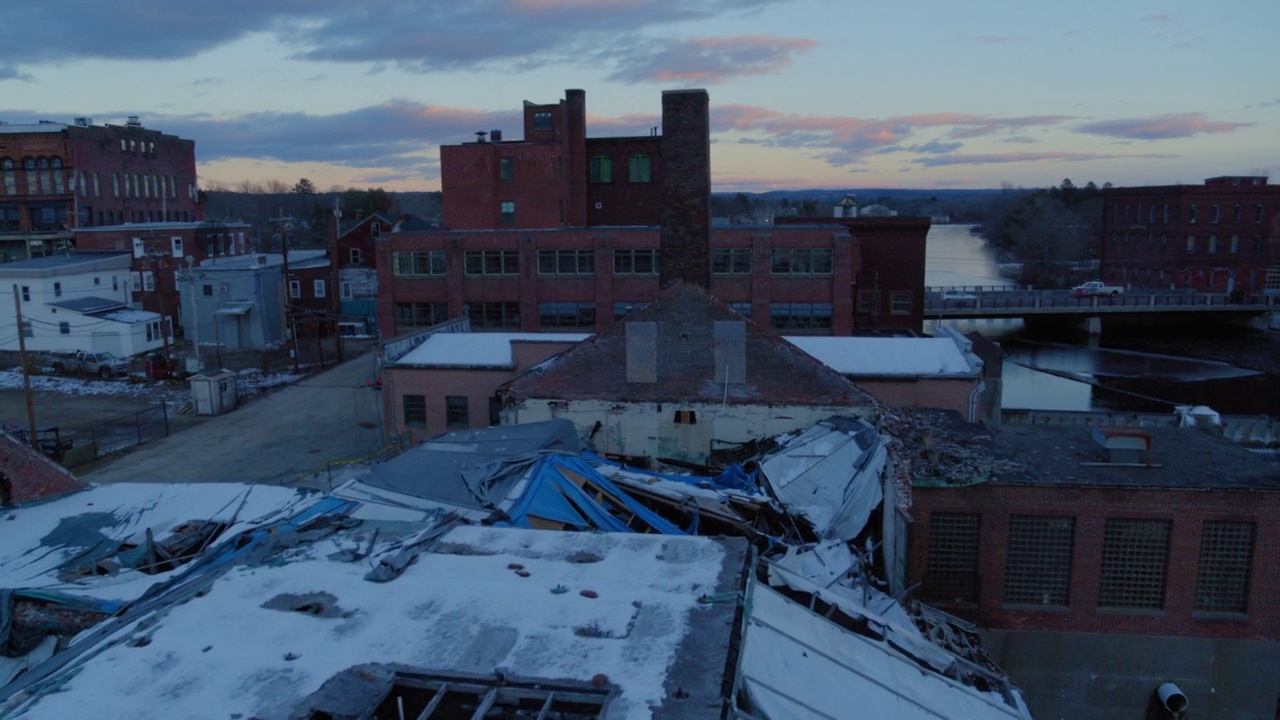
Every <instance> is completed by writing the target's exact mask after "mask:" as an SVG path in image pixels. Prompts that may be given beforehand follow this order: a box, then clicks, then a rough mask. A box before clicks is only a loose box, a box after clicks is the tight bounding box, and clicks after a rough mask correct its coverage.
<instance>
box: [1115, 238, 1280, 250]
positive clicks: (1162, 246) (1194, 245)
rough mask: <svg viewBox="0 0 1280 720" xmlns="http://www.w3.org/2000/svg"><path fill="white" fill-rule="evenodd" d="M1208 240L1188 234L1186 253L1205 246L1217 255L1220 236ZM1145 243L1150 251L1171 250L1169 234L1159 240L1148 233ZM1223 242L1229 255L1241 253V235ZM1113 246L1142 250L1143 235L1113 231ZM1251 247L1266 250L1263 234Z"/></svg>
mask: <svg viewBox="0 0 1280 720" xmlns="http://www.w3.org/2000/svg"><path fill="white" fill-rule="evenodd" d="M1207 240H1208V242H1207V243H1206V244H1204V245H1203V246H1202V245H1200V244H1199V240H1197V239H1196V236H1195V235H1188V236H1187V244H1186V254H1187V255H1194V254H1195V253H1196V252H1197V250H1198V249H1200V248H1203V251H1204V252H1205V253H1206V254H1209V255H1217V254H1218V250H1219V244H1218V236H1217V235H1210V236H1209V237H1208V239H1207ZM1145 243H1146V251H1147V252H1148V253H1159V254H1165V253H1167V252H1169V236H1168V235H1161V236H1160V238H1159V240H1157V239H1156V236H1155V234H1154V233H1148V234H1147V236H1146V240H1145ZM1223 244H1224V245H1225V246H1226V247H1225V254H1227V255H1239V254H1240V236H1239V235H1232V236H1231V237H1230V238H1229V239H1227V240H1226V241H1225V242H1224V243H1223ZM1111 247H1113V248H1117V249H1129V248H1132V249H1133V250H1136V251H1137V250H1142V249H1143V237H1142V236H1141V235H1134V236H1133V237H1132V238H1130V236H1129V233H1111ZM1249 248H1250V252H1252V253H1253V254H1254V255H1260V254H1262V252H1263V250H1264V242H1263V237H1262V236H1261V235H1254V236H1253V241H1252V242H1251V243H1250V244H1249Z"/></svg>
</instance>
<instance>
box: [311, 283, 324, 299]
mask: <svg viewBox="0 0 1280 720" xmlns="http://www.w3.org/2000/svg"><path fill="white" fill-rule="evenodd" d="M311 290H312V292H313V293H315V296H316V297H318V298H322V297H324V296H325V293H326V292H327V290H326V288H325V286H324V281H323V280H313V281H312V282H311Z"/></svg>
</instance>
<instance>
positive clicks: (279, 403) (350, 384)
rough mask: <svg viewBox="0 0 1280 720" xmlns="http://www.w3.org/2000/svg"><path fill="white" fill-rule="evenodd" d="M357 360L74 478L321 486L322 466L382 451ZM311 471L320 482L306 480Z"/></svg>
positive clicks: (376, 413)
mask: <svg viewBox="0 0 1280 720" xmlns="http://www.w3.org/2000/svg"><path fill="white" fill-rule="evenodd" d="M374 362H375V355H374V353H372V352H366V353H364V354H363V355H361V356H359V357H356V358H354V359H352V360H348V361H347V362H345V363H343V364H342V365H339V366H337V367H335V368H333V369H330V370H327V371H325V372H323V373H321V374H319V375H314V376H312V377H309V378H307V379H306V380H303V381H301V382H298V383H295V384H293V385H291V386H289V387H287V388H284V389H282V390H278V391H276V392H273V393H271V394H270V395H267V396H266V397H261V398H255V399H253V400H251V401H250V402H249V403H247V404H246V405H244V406H242V407H239V408H237V409H236V410H234V411H232V412H230V413H228V414H226V415H222V416H218V417H213V418H208V419H206V420H204V422H201V423H200V424H198V425H195V426H193V427H188V428H185V429H183V430H180V431H178V432H175V433H174V434H173V435H171V436H169V437H168V438H165V439H163V440H159V441H156V442H153V443H149V444H147V445H144V446H142V447H139V448H137V449H136V450H133V451H132V452H129V453H126V454H125V455H123V456H120V457H117V458H115V459H113V460H112V461H111V462H110V463H108V464H107V465H105V466H103V467H101V468H98V469H95V470H93V471H91V472H88V473H84V474H81V475H80V477H81V478H82V479H84V480H86V481H88V482H95V483H114V482H260V483H271V484H298V479H299V477H300V476H306V477H307V478H310V480H309V481H308V482H306V484H308V485H312V486H317V484H318V486H321V487H323V486H324V479H325V476H327V472H325V468H326V463H328V462H339V461H343V460H350V459H353V458H359V457H364V456H367V455H369V454H371V453H373V452H376V451H377V450H379V449H380V448H381V447H382V431H381V429H380V428H381V418H380V413H381V407H380V402H381V394H380V393H379V392H378V391H375V390H371V389H370V388H369V387H368V385H367V382H368V381H369V380H371V379H372V378H373V377H374V367H375V366H374ZM317 470H320V471H321V477H320V478H319V479H318V480H317V479H315V478H313V477H312V476H313V475H314V474H315V473H316V471H317Z"/></svg>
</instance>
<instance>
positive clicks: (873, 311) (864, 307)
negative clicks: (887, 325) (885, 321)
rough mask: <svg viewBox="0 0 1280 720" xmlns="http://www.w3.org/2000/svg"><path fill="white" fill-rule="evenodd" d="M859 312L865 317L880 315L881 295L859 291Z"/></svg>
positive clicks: (873, 291) (870, 291)
mask: <svg viewBox="0 0 1280 720" xmlns="http://www.w3.org/2000/svg"><path fill="white" fill-rule="evenodd" d="M858 312H859V313H861V314H863V315H878V314H880V295H879V293H877V292H876V291H875V290H859V291H858Z"/></svg>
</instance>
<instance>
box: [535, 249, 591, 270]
mask: <svg viewBox="0 0 1280 720" xmlns="http://www.w3.org/2000/svg"><path fill="white" fill-rule="evenodd" d="M595 272H596V251H595V250H539V251H538V274H539V275H594V274H595Z"/></svg>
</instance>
